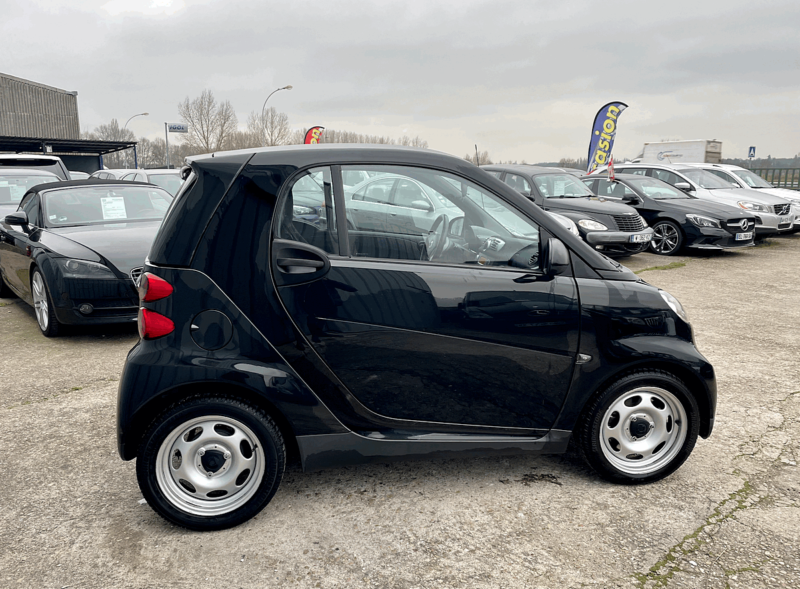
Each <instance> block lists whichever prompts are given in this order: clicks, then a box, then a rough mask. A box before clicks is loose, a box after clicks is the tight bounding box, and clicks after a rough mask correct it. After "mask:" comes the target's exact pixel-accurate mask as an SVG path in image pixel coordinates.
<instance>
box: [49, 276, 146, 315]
mask: <svg viewBox="0 0 800 589" xmlns="http://www.w3.org/2000/svg"><path fill="white" fill-rule="evenodd" d="M57 288H58V291H57V292H53V293H52V296H53V308H54V311H55V314H56V317H57V318H58V321H59V323H64V324H67V325H96V324H106V323H130V322H133V321H136V319H137V315H138V313H139V294H138V292H137V291H136V287H135V286H134V284H133V281H132V280H131V279H130V278H124V279H116V280H106V279H103V280H96V279H91V278H80V279H75V278H63V277H59V280H58V283H57ZM82 305H89V306H91V310H90V312H86V313H82V312H81V311H80V308H81V306H82Z"/></svg>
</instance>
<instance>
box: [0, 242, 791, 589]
mask: <svg viewBox="0 0 800 589" xmlns="http://www.w3.org/2000/svg"><path fill="white" fill-rule="evenodd" d="M623 263H625V264H626V265H628V266H629V267H631V268H632V269H634V270H637V271H640V274H639V275H640V276H641V277H642V278H643V279H645V280H646V281H648V282H650V283H651V284H654V285H656V286H659V287H661V288H664V289H666V290H668V291H669V292H671V293H672V294H673V295H675V296H676V297H677V298H678V299H679V300H680V301H681V302H682V303H683V305H684V307H686V309H687V310H688V313H689V317H690V319H691V321H692V324H693V326H694V329H695V333H696V339H697V344H698V347H699V349H700V351H701V352H702V353H703V354H705V355H706V357H707V358H709V360H710V361H711V362H712V363H713V365H714V367H715V370H716V374H717V379H718V384H719V404H718V414H717V421H716V426H715V430H714V433H713V435H712V436H711V438H709V439H708V440H700V441H699V442H698V444H697V446H696V447H695V450H694V453H693V454H692V456H691V457H690V458H689V460H688V461H687V463H686V464H684V466H683V467H682V468H681V469H680V470H678V472H676V473H675V474H674V475H672V476H671V477H669V478H667V479H666V480H664V481H661V482H658V483H655V484H651V485H647V486H642V487H623V486H615V485H612V484H609V483H606V482H603V481H601V480H600V479H599V478H597V477H596V476H594V475H593V474H592V472H591V471H590V470H589V469H588V468H587V467H586V466H584V464H583V462H582V461H581V460H580V459H579V457H578V456H577V455H576V454H575V453H574V452H570V453H568V454H565V455H560V456H541V457H512V458H500V457H495V458H480V459H449V460H436V461H432V462H399V463H392V464H375V465H368V466H358V467H349V468H338V469H333V470H327V471H322V472H314V473H303V472H302V471H301V470H300V469H299V467H298V466H297V465H293V466H290V468H289V469H288V471H287V473H286V476H285V478H284V481H283V484H282V486H281V488H280V490H279V491H278V493H277V495H276V496H275V498H274V499H273V501H272V503H270V504H269V505H268V506H267V507H266V509H265V510H264V511H263V512H262V513H261V514H260V515H259V516H257V517H256V518H255V519H253V520H251V521H250V522H248V523H246V524H244V525H242V526H240V527H238V528H235V529H232V530H227V531H223V532H215V533H197V532H189V531H186V530H183V529H181V528H177V527H175V526H172V525H170V524H168V523H166V522H165V521H164V520H162V519H161V518H160V517H158V516H157V515H156V514H155V513H154V512H153V511H152V510H151V509H150V508H149V507H148V506H147V505H146V504H143V500H142V496H141V494H140V493H139V489H138V487H137V485H136V477H135V472H134V463H133V462H123V461H122V460H120V458H119V456H118V455H117V450H116V439H115V421H114V420H115V405H116V388H117V379H118V377H119V374H120V371H121V369H122V365H123V363H124V360H125V354H126V353H127V351H128V350H129V349H130V348H131V346H133V344H134V343H135V342H136V338H137V335H136V330H135V326H134V325H129V326H128V325H126V326H121V327H113V328H98V329H92V330H81V331H75V332H73V333H71V334H69V335H67V336H65V337H60V338H57V339H52V340H48V339H46V338H44V337H43V336H41V335H40V333H39V331H38V328H37V326H36V322H35V318H34V315H33V312H32V310H31V309H30V308H29V307H28V306H27V305H25V304H23V303H20V301H18V300H16V299H0V431H1V432H2V434H1V435H0V481H2V494H1V495H0V497H2V509H0V587H54V588H62V589H63V588H66V587H69V588H71V589H72V588H84V587H137V588H139V587H142V588H144V587H153V588H155V587H176V588H181V587H192V588H196V589H200V588H205V587H209V588H210V587H214V588H227V587H231V588H255V587H259V588H262V587H381V588H384V587H385V588H407V589H412V588H423V587H470V588H473V587H475V588H483V587H486V588H489V587H492V588H494V587H526V588H536V587H559V588H561V587H576V588H577V587H631V588H633V587H698V588H717V587H719V588H724V587H730V588H736V587H742V588H748V589H749V588H757V587H769V588H774V587H798V586H800V550H799V549H798V546H800V470H799V469H798V461H800V419H799V418H800V270H798V267H799V266H800V234H796V235H792V236H788V237H781V238H774V239H770V240H768V241H767V242H766V243H765V244H764V245H761V246H759V247H754V248H748V249H746V250H741V251H736V252H717V253H707V254H703V255H692V256H681V257H677V258H664V257H660V256H655V255H651V254H640V255H637V256H634V257H632V258H628V259H626V260H624V261H623ZM659 267H662V268H661V269H658V268H659Z"/></svg>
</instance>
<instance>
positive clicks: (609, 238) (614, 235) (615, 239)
mask: <svg viewBox="0 0 800 589" xmlns="http://www.w3.org/2000/svg"><path fill="white" fill-rule="evenodd" d="M634 235H646V236H648V237H646V238H645V241H631V237H632V236H634ZM585 239H586V241H587V243H589V244H590V245H641V244H644V245H647V244H649V243H650V241H651V240H652V239H653V229H652V227H646V228H645V229H642V230H641V231H633V232H626V231H587V232H586V233H585Z"/></svg>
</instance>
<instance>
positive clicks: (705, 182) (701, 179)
mask: <svg viewBox="0 0 800 589" xmlns="http://www.w3.org/2000/svg"><path fill="white" fill-rule="evenodd" d="M678 171H679V172H680V173H681V174H683V175H684V176H686V177H687V178H689V180H691V181H692V182H694V183H695V184H697V185H698V186H700V187H701V188H707V189H708V190H716V189H717V188H733V186H731V185H730V183H729V182H725V180H723V179H722V178H718V177H716V176H715V175H714V174H712V173H711V172H706V171H705V170H699V169H697V168H693V169H689V170H678Z"/></svg>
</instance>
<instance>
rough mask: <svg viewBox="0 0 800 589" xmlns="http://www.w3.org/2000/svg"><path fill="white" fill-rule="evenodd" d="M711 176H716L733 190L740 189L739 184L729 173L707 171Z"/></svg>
mask: <svg viewBox="0 0 800 589" xmlns="http://www.w3.org/2000/svg"><path fill="white" fill-rule="evenodd" d="M705 171H706V172H708V173H709V174H714V175H715V176H716V177H717V178H719V179H720V180H722V181H723V182H727V183H728V184H730V185H731V188H740V186H739V183H738V182H737V181H736V179H735V178H733V177H731V175H730V174H728V172H723V171H722V170H705Z"/></svg>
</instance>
